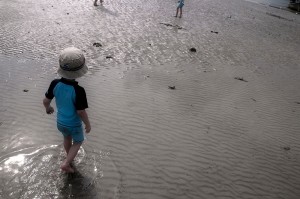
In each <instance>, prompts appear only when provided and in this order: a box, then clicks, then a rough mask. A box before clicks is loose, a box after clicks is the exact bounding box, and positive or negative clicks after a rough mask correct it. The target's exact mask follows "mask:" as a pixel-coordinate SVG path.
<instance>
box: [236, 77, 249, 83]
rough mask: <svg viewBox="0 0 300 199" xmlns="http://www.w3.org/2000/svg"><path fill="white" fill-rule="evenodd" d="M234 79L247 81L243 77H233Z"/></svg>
mask: <svg viewBox="0 0 300 199" xmlns="http://www.w3.org/2000/svg"><path fill="white" fill-rule="evenodd" d="M234 79H237V80H240V81H243V82H248V81H247V80H245V79H244V78H243V77H235V78H234Z"/></svg>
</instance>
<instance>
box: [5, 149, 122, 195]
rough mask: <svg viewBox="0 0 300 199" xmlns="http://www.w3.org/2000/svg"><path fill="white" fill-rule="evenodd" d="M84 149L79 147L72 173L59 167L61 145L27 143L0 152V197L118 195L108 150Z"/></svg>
mask: <svg viewBox="0 0 300 199" xmlns="http://www.w3.org/2000/svg"><path fill="white" fill-rule="evenodd" d="M87 149H88V148H87V147H85V146H84V147H81V149H80V150H79V152H78V155H77V156H76V158H75V160H74V163H73V165H74V167H75V169H76V172H75V173H74V174H66V173H64V172H62V171H61V170H60V164H61V162H62V160H63V159H64V157H65V153H64V151H63V147H62V146H61V145H48V146H42V147H30V148H26V149H22V150H19V151H15V152H12V153H10V154H7V155H5V156H2V157H1V158H0V172H1V177H0V182H1V183H2V186H1V189H0V197H1V198H99V197H100V195H101V196H105V197H106V198H118V195H117V194H118V191H116V190H118V187H119V184H120V179H121V176H120V175H119V172H117V170H116V167H115V165H114V163H113V162H112V160H111V159H110V158H109V153H106V152H102V151H98V152H96V151H92V150H87ZM104 174H105V178H106V179H105V181H104V180H103V179H104ZM104 183H109V185H105V184H104Z"/></svg>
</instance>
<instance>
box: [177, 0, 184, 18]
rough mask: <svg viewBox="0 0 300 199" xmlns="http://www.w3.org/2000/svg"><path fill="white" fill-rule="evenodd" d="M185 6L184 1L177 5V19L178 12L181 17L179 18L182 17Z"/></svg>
mask: <svg viewBox="0 0 300 199" xmlns="http://www.w3.org/2000/svg"><path fill="white" fill-rule="evenodd" d="M183 6H184V0H179V1H178V4H177V10H176V15H175V17H177V16H178V11H180V15H179V18H181V17H182V7H183Z"/></svg>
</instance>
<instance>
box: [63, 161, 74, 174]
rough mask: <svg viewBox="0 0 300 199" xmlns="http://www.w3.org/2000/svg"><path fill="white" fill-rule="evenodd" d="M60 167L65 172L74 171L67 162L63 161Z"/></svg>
mask: <svg viewBox="0 0 300 199" xmlns="http://www.w3.org/2000/svg"><path fill="white" fill-rule="evenodd" d="M60 168H61V170H63V171H65V172H67V173H74V169H73V168H72V167H71V166H70V165H69V164H66V163H63V164H62V165H61V166H60Z"/></svg>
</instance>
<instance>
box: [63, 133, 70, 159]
mask: <svg viewBox="0 0 300 199" xmlns="http://www.w3.org/2000/svg"><path fill="white" fill-rule="evenodd" d="M71 146H72V137H71V136H67V137H64V148H65V150H66V153H67V155H68V153H69V150H70V148H71Z"/></svg>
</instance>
